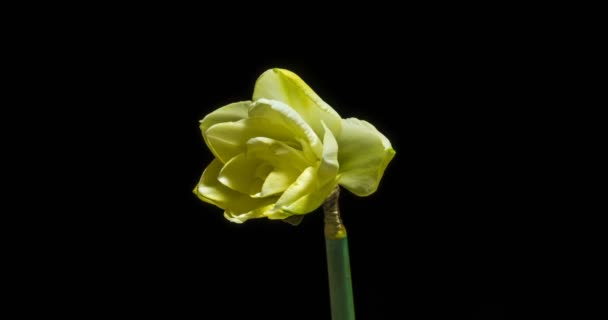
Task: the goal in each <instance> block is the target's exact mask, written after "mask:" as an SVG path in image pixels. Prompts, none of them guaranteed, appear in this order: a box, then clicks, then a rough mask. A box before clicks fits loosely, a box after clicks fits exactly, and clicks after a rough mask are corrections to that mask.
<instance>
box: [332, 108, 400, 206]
mask: <svg viewBox="0 0 608 320" xmlns="http://www.w3.org/2000/svg"><path fill="white" fill-rule="evenodd" d="M337 141H338V145H339V147H340V149H339V151H338V161H339V163H340V178H339V183H340V185H342V186H343V187H345V188H346V189H348V190H349V191H351V192H352V193H354V194H356V195H358V196H360V197H363V196H368V195H370V194H372V193H374V192H375V191H376V190H377V189H378V184H379V183H380V179H382V175H383V174H384V170H385V169H386V166H387V165H388V163H389V162H390V161H391V159H393V157H394V156H395V150H393V148H392V146H391V143H390V141H389V140H388V139H387V138H386V137H385V136H384V135H383V134H382V133H380V132H379V131H378V130H377V129H376V128H375V127H374V126H373V125H371V124H369V123H368V122H366V121H362V120H359V119H356V118H349V119H344V120H343V121H342V133H341V134H340V136H339V137H338V139H337Z"/></svg>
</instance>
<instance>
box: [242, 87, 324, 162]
mask: <svg viewBox="0 0 608 320" xmlns="http://www.w3.org/2000/svg"><path fill="white" fill-rule="evenodd" d="M249 118H251V119H258V118H265V119H270V120H271V121H272V123H273V125H279V126H281V127H284V128H288V129H289V131H290V132H291V134H292V135H293V136H292V140H293V139H296V140H302V139H303V140H304V141H305V142H303V143H302V148H304V152H305V153H308V152H307V149H308V148H309V147H310V149H311V150H312V152H313V153H314V154H315V155H316V156H317V157H318V158H320V157H321V156H322V153H323V146H322V145H321V141H320V140H319V137H318V136H317V134H316V133H315V132H314V131H313V130H312V128H311V127H310V126H309V125H308V123H306V121H304V119H303V118H302V117H301V116H300V115H299V114H298V113H297V112H295V111H294V110H293V109H292V108H290V107H289V106H288V105H286V104H285V103H283V102H280V101H276V100H268V99H259V100H257V101H255V102H254V103H253V104H251V107H250V109H249ZM278 140H281V139H278Z"/></svg>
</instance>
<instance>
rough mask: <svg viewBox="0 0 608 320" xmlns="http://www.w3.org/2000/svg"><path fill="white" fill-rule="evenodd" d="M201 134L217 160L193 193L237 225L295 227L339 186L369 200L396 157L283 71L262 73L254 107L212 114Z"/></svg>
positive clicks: (365, 126)
mask: <svg viewBox="0 0 608 320" xmlns="http://www.w3.org/2000/svg"><path fill="white" fill-rule="evenodd" d="M200 128H201V131H202V133H203V138H204V140H205V143H206V144H207V146H208V147H209V150H211V152H212V153H213V155H214V156H215V159H214V160H213V161H212V162H211V163H210V164H209V165H208V166H207V168H206V169H205V171H204V172H203V175H202V177H201V179H200V181H199V183H198V184H197V186H196V187H195V189H194V193H195V194H196V195H197V196H198V197H199V198H200V199H201V200H203V201H205V202H208V203H211V204H214V205H216V206H218V207H220V208H222V209H223V210H224V216H225V217H226V219H228V220H230V221H232V222H237V223H242V222H244V221H246V220H248V219H252V218H264V217H266V218H269V219H285V220H286V221H288V222H292V223H297V222H299V220H300V219H301V217H302V215H304V214H307V213H310V212H312V211H314V210H315V209H317V208H318V207H320V206H321V205H322V204H323V202H324V201H325V199H326V198H327V197H328V196H329V194H330V193H331V192H332V190H333V189H334V188H335V187H336V186H337V185H340V186H342V187H344V188H346V189H347V190H349V191H351V192H352V193H354V194H355V195H357V196H367V195H370V194H372V193H374V192H375V191H376V189H377V188H378V184H379V183H380V180H381V178H382V176H383V174H384V170H385V168H386V166H387V165H388V163H389V162H390V161H391V159H392V158H393V156H394V155H395V151H394V150H393V148H392V146H391V143H390V142H389V140H388V139H387V138H386V137H385V136H384V135H382V134H381V133H380V132H379V131H378V130H376V128H375V127H374V126H373V125H371V124H370V123H368V122H366V121H363V120H359V119H356V118H348V119H342V118H341V117H340V115H338V113H337V112H336V111H335V110H334V109H333V108H332V107H330V106H329V105H328V104H327V103H325V102H324V101H323V100H322V99H321V98H320V97H319V96H318V95H317V94H316V93H315V92H314V91H313V90H312V89H311V88H310V87H309V86H308V85H307V84H306V83H305V82H304V81H303V80H302V79H300V77H298V76H297V75H296V74H294V73H293V72H291V71H288V70H284V69H270V70H267V71H266V72H264V73H263V74H262V75H261V76H260V77H259V78H258V79H257V81H256V83H255V88H254V92H253V99H252V100H251V101H241V102H235V103H232V104H229V105H227V106H224V107H221V108H219V109H217V110H215V111H213V112H212V113H210V114H208V115H207V116H206V117H205V118H204V119H203V120H201V123H200Z"/></svg>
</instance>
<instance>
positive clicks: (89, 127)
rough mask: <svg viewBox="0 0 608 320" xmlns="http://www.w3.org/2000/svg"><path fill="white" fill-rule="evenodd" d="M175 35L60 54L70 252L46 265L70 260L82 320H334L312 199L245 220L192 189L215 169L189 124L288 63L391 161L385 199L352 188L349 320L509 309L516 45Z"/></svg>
mask: <svg viewBox="0 0 608 320" xmlns="http://www.w3.org/2000/svg"><path fill="white" fill-rule="evenodd" d="M184 28H185V27H184ZM184 28H181V27H175V26H174V27H173V28H170V29H168V30H169V31H165V30H164V29H162V28H159V29H158V30H156V29H154V30H153V31H150V30H145V32H144V31H141V30H140V29H138V28H129V29H128V30H129V31H119V32H114V33H112V34H113V35H115V36H109V39H100V37H101V36H100V34H104V32H100V33H98V32H95V31H91V32H92V33H88V32H87V33H85V35H83V38H86V39H94V40H86V41H84V40H83V41H82V42H79V43H80V44H81V45H79V46H77V48H76V49H75V50H73V51H69V52H63V51H62V54H61V59H60V61H62V62H64V63H65V64H66V66H67V67H66V69H65V72H64V74H63V76H65V77H66V78H68V80H67V81H66V82H65V83H66V84H69V85H67V87H66V88H64V89H63V90H62V92H64V93H65V92H69V93H70V95H69V98H67V99H68V100H69V101H67V102H66V105H69V106H70V107H66V108H65V109H62V108H60V107H58V108H57V109H55V110H54V111H55V112H56V113H58V114H59V116H60V117H61V116H65V117H66V118H69V119H70V120H69V122H70V125H69V126H66V128H59V129H60V130H59V131H60V132H61V134H60V137H58V139H61V140H63V141H68V142H69V143H68V144H65V147H64V148H66V149H67V150H68V151H69V152H70V154H71V155H72V156H70V157H68V159H65V158H63V157H59V158H58V159H60V160H57V167H60V168H61V169H59V170H53V172H54V173H53V175H54V178H55V179H56V181H62V182H63V183H66V184H67V185H68V187H66V188H65V190H60V191H59V192H60V193H61V194H62V195H63V197H64V198H63V199H65V200H67V201H66V202H65V203H64V202H61V201H59V203H61V205H62V206H64V208H65V210H66V211H70V212H72V211H74V212H75V214H74V215H72V214H70V215H65V221H62V222H64V223H65V226H67V227H65V230H69V231H67V232H66V233H65V235H59V236H60V237H63V238H64V242H63V245H62V246H61V248H60V249H57V250H56V251H54V252H55V253H58V252H61V253H62V254H60V255H55V254H54V255H52V257H53V258H51V259H54V260H53V261H51V262H48V261H47V263H51V264H53V263H55V265H57V266H58V269H60V270H61V275H62V276H60V277H59V279H57V278H55V281H57V282H58V283H60V284H61V285H63V286H65V287H67V288H68V291H70V292H71V293H72V294H71V295H69V297H70V298H66V301H72V302H73V303H68V302H66V303H67V304H68V305H70V304H75V305H78V306H84V309H83V310H84V311H82V312H84V313H85V314H98V313H107V314H115V313H116V312H118V310H123V311H121V312H123V313H124V312H126V313H127V314H130V315H142V314H149V315H165V316H167V317H172V318H179V317H180V316H179V315H180V314H184V315H185V314H194V315H195V316H196V317H199V318H204V319H207V318H209V319H242V318H257V317H260V318H265V319H329V318H330V312H329V296H328V283H327V275H326V262H325V248H324V239H323V230H322V229H323V228H322V214H321V212H320V210H317V211H315V212H313V213H311V214H309V215H308V216H306V218H305V219H304V221H303V223H302V224H301V225H300V226H298V227H293V226H291V225H288V224H286V223H283V222H280V221H269V220H252V221H248V222H247V223H245V224H242V225H239V224H234V223H230V222H228V221H227V220H225V219H224V218H223V216H222V210H221V209H219V208H216V207H213V206H212V205H209V204H207V203H203V202H201V201H200V200H198V199H197V198H196V196H195V195H194V194H193V193H192V189H193V188H194V186H195V185H196V182H197V180H198V179H199V177H200V175H201V174H202V172H203V170H204V168H205V167H206V165H207V164H208V163H209V162H210V161H211V160H212V155H211V153H210V152H209V151H208V149H207V148H206V146H205V144H204V142H203V139H202V136H201V134H200V131H199V128H198V121H199V120H200V119H202V118H203V117H204V116H205V115H206V114H208V113H209V112H211V111H213V110H215V109H216V108H218V107H221V106H223V105H225V104H228V103H230V102H235V101H240V100H248V99H250V97H251V94H252V92H253V85H254V82H255V79H256V78H257V77H258V76H259V75H260V74H261V73H262V72H263V71H265V70H266V69H268V68H272V67H281V68H286V69H289V70H292V71H294V72H295V73H297V74H298V75H299V76H300V77H301V78H303V79H304V80H305V81H306V82H307V83H308V84H309V85H310V86H311V87H312V88H313V89H314V90H315V91H316V92H317V93H318V94H319V96H321V97H322V98H323V99H324V100H325V101H326V102H328V103H329V104H330V105H331V106H332V107H333V108H334V109H335V110H336V111H337V112H338V113H339V114H340V115H341V116H342V117H345V118H346V117H357V118H360V119H365V120H367V121H369V122H371V123H372V124H374V125H375V126H376V127H377V128H378V129H379V130H380V131H381V132H382V133H384V135H385V136H386V137H387V138H388V139H389V140H390V141H391V143H392V145H393V147H394V149H395V150H396V152H397V153H396V156H395V158H394V159H393V161H392V162H391V163H390V165H389V166H388V168H387V169H386V172H385V176H384V178H383V180H382V183H381V184H380V188H379V189H378V191H377V192H376V193H375V194H373V195H371V196H369V197H366V198H359V197H356V196H354V195H352V194H350V193H348V191H346V190H343V192H342V195H341V200H340V205H341V210H342V215H343V219H344V221H345V224H346V227H347V229H348V232H349V244H350V253H351V267H352V277H353V287H354V294H355V307H356V313H357V318H358V319H400V318H412V319H423V318H427V317H428V318H435V317H437V316H450V317H452V316H465V317H473V318H474V317H475V316H479V317H480V318H485V319H498V318H499V317H500V315H502V314H503V312H504V310H505V308H506V307H507V302H506V301H507V300H508V299H509V295H510V294H512V291H511V289H509V282H510V281H511V278H510V274H512V269H513V268H514V267H513V266H512V265H511V261H512V260H511V259H510V257H511V254H512V252H511V249H510V248H511V244H512V243H513V242H515V241H517V240H516V239H517V237H518V235H517V234H516V233H514V232H512V231H511V230H512V222H511V220H510V218H509V217H510V216H511V213H512V212H513V211H514V210H515V208H516V206H517V201H519V200H516V199H518V198H521V197H522V196H524V195H522V194H519V193H518V191H517V189H516V188H515V187H514V183H513V179H515V178H514V176H516V175H517V167H518V163H519V162H520V161H521V159H520V157H519V156H518V154H516V153H513V152H511V151H512V150H513V148H514V143H515V142H514V141H515V140H517V139H518V138H519V136H518V135H519V133H518V132H519V130H520V128H519V126H520V125H519V124H517V123H520V122H517V121H514V119H520V118H521V117H524V118H525V112H524V111H523V110H520V109H518V108H517V107H515V106H516V105H517V103H516V102H517V101H515V100H516V98H514V96H517V94H515V93H516V92H518V90H520V89H521V88H518V81H519V78H520V77H521V75H519V74H518V68H519V67H518V63H519V58H518V57H519V55H520V54H521V52H518V51H517V50H514V49H509V46H506V45H505V44H504V41H502V40H504V39H505V36H504V34H502V33H500V31H497V30H485V31H483V32H481V31H475V32H473V31H471V30H466V31H463V30H456V31H454V30H450V29H449V28H447V29H445V28H444V29H441V30H437V31H432V30H429V29H424V30H425V33H424V34H421V33H419V32H416V31H415V30H414V31H404V32H403V33H399V32H396V33H395V34H393V35H392V38H391V39H390V40H389V41H384V40H380V39H379V38H377V37H376V36H374V35H370V36H366V37H365V36H364V35H360V36H362V37H363V38H361V37H355V38H353V39H352V40H351V39H345V38H342V37H339V34H330V35H326V37H325V38H323V39H324V41H329V43H330V44H332V40H335V42H333V45H329V46H325V45H322V44H321V42H315V41H312V40H307V41H302V42H297V41H294V42H293V43H289V44H287V45H283V44H281V45H279V44H277V43H275V42H273V40H271V39H263V38H256V37H255V33H254V34H252V37H251V38H249V37H246V38H248V39H249V40H254V41H251V42H241V41H237V40H236V39H232V38H230V37H223V40H224V42H222V43H221V44H219V43H216V42H213V41H211V40H210V39H209V38H207V36H208V34H198V33H196V32H193V31H192V30H190V31H187V30H185V29H184ZM477 30H479V29H477ZM211 34H213V33H211ZM218 37H219V36H218ZM497 39H502V40H501V41H498V40H497ZM98 40H99V41H98ZM317 40H318V39H317ZM318 41H320V40H318ZM56 68H57V69H55V70H62V67H61V66H60V67H56ZM55 116H57V114H56V115H55ZM55 147H56V146H55ZM53 150H56V148H55V149H53ZM52 152H54V151H52ZM52 152H49V154H48V157H49V158H53V157H54V156H53V155H52ZM362 152H365V151H364V150H362ZM49 166H51V165H49ZM68 171H69V172H70V173H74V174H67V172H68ZM55 175H56V176H55ZM56 188H60V187H56ZM53 201H57V200H53ZM62 217H64V215H60V218H59V219H61V218H62ZM56 220H57V218H56V217H55V218H54V221H55V222H56ZM66 261H69V262H68V263H66ZM62 279H63V280H62ZM64 280H65V281H64ZM70 299H73V300H70ZM74 301H76V302H74Z"/></svg>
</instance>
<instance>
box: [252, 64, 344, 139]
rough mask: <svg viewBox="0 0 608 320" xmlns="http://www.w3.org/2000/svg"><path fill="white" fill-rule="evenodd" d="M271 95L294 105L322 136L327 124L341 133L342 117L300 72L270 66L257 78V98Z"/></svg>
mask: <svg viewBox="0 0 608 320" xmlns="http://www.w3.org/2000/svg"><path fill="white" fill-rule="evenodd" d="M264 98H265V99H271V100H277V101H280V102H283V103H285V104H287V105H289V106H290V107H292V108H293V109H294V110H295V111H296V112H297V113H298V114H300V116H301V117H302V118H303V119H304V120H305V121H306V122H307V123H308V124H309V125H310V126H311V127H312V129H313V130H314V131H315V132H316V133H317V135H318V136H319V137H322V136H323V125H322V124H321V121H323V122H325V124H326V125H327V126H328V127H329V129H330V130H331V131H332V132H333V133H334V134H335V135H339V134H340V127H341V122H340V120H341V118H340V115H338V113H337V112H336V111H335V110H334V109H332V107H330V106H329V105H328V104H327V103H325V101H323V100H322V99H321V98H320V97H319V96H318V95H317V94H316V93H315V92H314V91H313V90H312V89H311V88H310V87H309V86H308V85H307V84H306V83H305V82H304V81H303V80H302V79H300V77H298V75H296V74H295V73H293V72H291V71H289V70H285V69H278V68H275V69H269V70H267V71H266V72H264V73H263V74H262V75H261V76H260V77H259V78H258V79H257V81H256V83H255V88H254V90H253V100H254V101H256V100H259V99H264Z"/></svg>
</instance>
